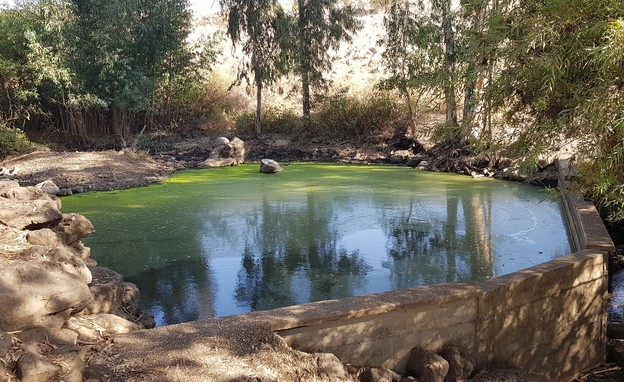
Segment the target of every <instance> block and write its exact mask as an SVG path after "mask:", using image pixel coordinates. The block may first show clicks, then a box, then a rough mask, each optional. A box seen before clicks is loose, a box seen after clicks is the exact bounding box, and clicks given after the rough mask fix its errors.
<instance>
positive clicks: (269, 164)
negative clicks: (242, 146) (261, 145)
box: [260, 159, 284, 174]
mask: <svg viewBox="0 0 624 382" xmlns="http://www.w3.org/2000/svg"><path fill="white" fill-rule="evenodd" d="M283 170H284V169H283V168H282V166H280V165H279V163H277V162H276V161H274V160H273V159H262V160H261V161H260V172H263V173H265V174H274V173H277V172H280V171H283Z"/></svg>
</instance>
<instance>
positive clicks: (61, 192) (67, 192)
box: [56, 188, 73, 196]
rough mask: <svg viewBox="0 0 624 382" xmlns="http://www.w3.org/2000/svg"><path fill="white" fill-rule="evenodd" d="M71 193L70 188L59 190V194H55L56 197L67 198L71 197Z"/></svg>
mask: <svg viewBox="0 0 624 382" xmlns="http://www.w3.org/2000/svg"><path fill="white" fill-rule="evenodd" d="M72 194H73V192H72V190H71V188H61V189H60V190H59V192H57V193H56V196H69V195H72Z"/></svg>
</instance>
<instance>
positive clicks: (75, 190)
mask: <svg viewBox="0 0 624 382" xmlns="http://www.w3.org/2000/svg"><path fill="white" fill-rule="evenodd" d="M84 191H85V189H84V187H83V186H74V187H72V188H71V192H72V194H81V193H83V192H84Z"/></svg>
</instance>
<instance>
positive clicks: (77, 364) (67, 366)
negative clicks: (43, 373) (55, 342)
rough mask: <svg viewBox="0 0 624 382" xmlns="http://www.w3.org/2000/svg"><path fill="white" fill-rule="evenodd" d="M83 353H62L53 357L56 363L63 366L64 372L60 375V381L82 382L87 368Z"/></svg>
mask: <svg viewBox="0 0 624 382" xmlns="http://www.w3.org/2000/svg"><path fill="white" fill-rule="evenodd" d="M81 353H82V352H80V351H79V350H78V351H69V352H61V353H57V352H55V353H54V354H52V355H51V357H52V358H53V360H54V362H55V363H57V364H59V365H62V370H61V372H60V373H59V380H61V381H63V382H82V381H83V374H84V372H85V369H86V367H87V364H86V363H85V361H84V359H83V357H84V355H82V354H81Z"/></svg>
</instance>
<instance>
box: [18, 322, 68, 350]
mask: <svg viewBox="0 0 624 382" xmlns="http://www.w3.org/2000/svg"><path fill="white" fill-rule="evenodd" d="M17 338H19V339H20V340H21V341H22V342H33V343H39V342H46V343H50V344H52V345H55V346H66V345H75V344H76V341H77V340H78V333H76V332H74V331H73V330H69V329H57V328H45V327H42V328H32V329H28V330H24V331H22V332H21V333H19V334H18V335H17Z"/></svg>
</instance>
